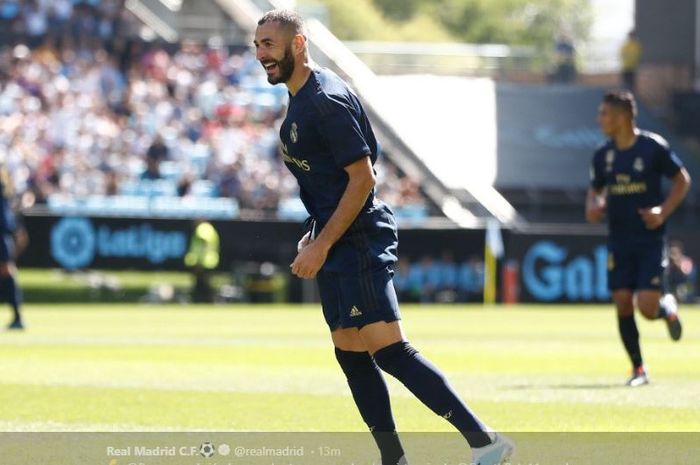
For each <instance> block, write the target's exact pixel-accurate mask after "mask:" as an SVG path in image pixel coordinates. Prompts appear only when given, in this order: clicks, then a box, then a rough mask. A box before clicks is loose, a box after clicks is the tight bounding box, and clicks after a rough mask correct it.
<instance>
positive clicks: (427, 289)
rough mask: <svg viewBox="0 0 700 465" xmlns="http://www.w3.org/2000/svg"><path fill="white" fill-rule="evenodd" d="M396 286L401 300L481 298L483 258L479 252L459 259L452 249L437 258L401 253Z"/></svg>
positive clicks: (432, 300)
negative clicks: (416, 257)
mask: <svg viewBox="0 0 700 465" xmlns="http://www.w3.org/2000/svg"><path fill="white" fill-rule="evenodd" d="M394 287H395V288H396V293H397V295H398V297H399V300H400V301H402V302H421V303H429V302H442V303H446V302H480V301H482V299H483V289H484V262H483V260H481V258H479V257H477V256H472V257H470V258H468V259H466V260H464V261H459V262H458V261H456V260H455V258H454V256H453V255H452V253H451V252H444V253H443V254H442V256H441V257H440V258H438V259H436V258H434V257H432V256H430V255H425V256H423V257H421V258H420V259H419V260H414V261H412V260H410V259H409V258H406V257H401V258H400V259H399V262H398V264H397V266H396V270H395V274H394Z"/></svg>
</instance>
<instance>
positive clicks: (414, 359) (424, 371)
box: [374, 341, 491, 447]
mask: <svg viewBox="0 0 700 465" xmlns="http://www.w3.org/2000/svg"><path fill="white" fill-rule="evenodd" d="M374 360H376V362H377V365H379V366H380V367H381V368H382V370H384V371H386V372H387V373H389V374H390V375H392V376H393V377H395V378H396V379H398V380H399V381H401V382H402V383H403V385H404V386H406V387H407V388H408V390H409V391H411V392H412V393H413V394H414V395H415V396H416V397H417V398H418V399H419V400H420V401H421V402H423V403H424V404H425V405H426V406H428V408H430V410H432V411H433V412H435V413H436V414H438V415H440V416H441V417H443V418H445V419H446V420H447V421H449V422H450V423H452V425H453V426H454V427H455V428H457V430H459V432H460V433H462V435H463V436H464V437H465V438H466V440H467V442H469V445H470V446H471V447H483V446H486V445H488V444H490V443H491V438H490V437H489V435H488V433H486V427H485V426H484V424H483V423H482V422H481V421H480V420H479V418H477V416H476V415H475V414H474V413H472V412H471V410H469V407H467V406H466V405H465V404H464V402H462V400H461V399H460V398H459V397H458V396H457V394H456V393H455V392H454V390H453V389H452V387H451V386H450V385H449V383H448V382H447V380H446V379H445V377H444V376H443V374H442V373H441V372H440V370H438V368H437V367H435V365H433V364H432V363H430V362H429V361H428V360H427V359H425V357H423V356H422V355H420V354H419V353H418V351H417V350H416V349H414V348H413V347H412V346H411V344H409V343H408V342H406V341H401V342H396V343H394V344H391V345H389V346H387V347H384V348H383V349H380V350H378V351H377V352H376V353H375V354H374Z"/></svg>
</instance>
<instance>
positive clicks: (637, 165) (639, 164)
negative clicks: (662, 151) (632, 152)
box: [632, 157, 644, 172]
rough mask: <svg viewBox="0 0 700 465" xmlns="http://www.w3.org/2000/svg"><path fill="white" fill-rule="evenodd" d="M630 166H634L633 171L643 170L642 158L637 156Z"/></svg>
mask: <svg viewBox="0 0 700 465" xmlns="http://www.w3.org/2000/svg"><path fill="white" fill-rule="evenodd" d="M632 167H633V168H634V170H635V171H639V172H642V171H644V160H642V159H641V158H639V157H637V158H636V159H635V160H634V165H632Z"/></svg>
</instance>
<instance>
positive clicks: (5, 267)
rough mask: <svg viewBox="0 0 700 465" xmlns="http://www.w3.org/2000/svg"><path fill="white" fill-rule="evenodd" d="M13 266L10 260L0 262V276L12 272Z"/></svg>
mask: <svg viewBox="0 0 700 465" xmlns="http://www.w3.org/2000/svg"><path fill="white" fill-rule="evenodd" d="M12 271H13V267H12V264H11V263H10V262H0V277H3V278H4V277H6V276H10V275H11V274H12Z"/></svg>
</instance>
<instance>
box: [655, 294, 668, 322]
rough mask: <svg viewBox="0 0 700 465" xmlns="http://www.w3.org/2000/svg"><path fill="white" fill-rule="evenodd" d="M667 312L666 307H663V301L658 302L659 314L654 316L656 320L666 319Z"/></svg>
mask: <svg viewBox="0 0 700 465" xmlns="http://www.w3.org/2000/svg"><path fill="white" fill-rule="evenodd" d="M668 313H669V312H668V310H667V309H666V305H664V301H663V299H661V301H660V302H659V313H657V314H656V319H659V318H664V319H665V318H666V317H667V316H668Z"/></svg>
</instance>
